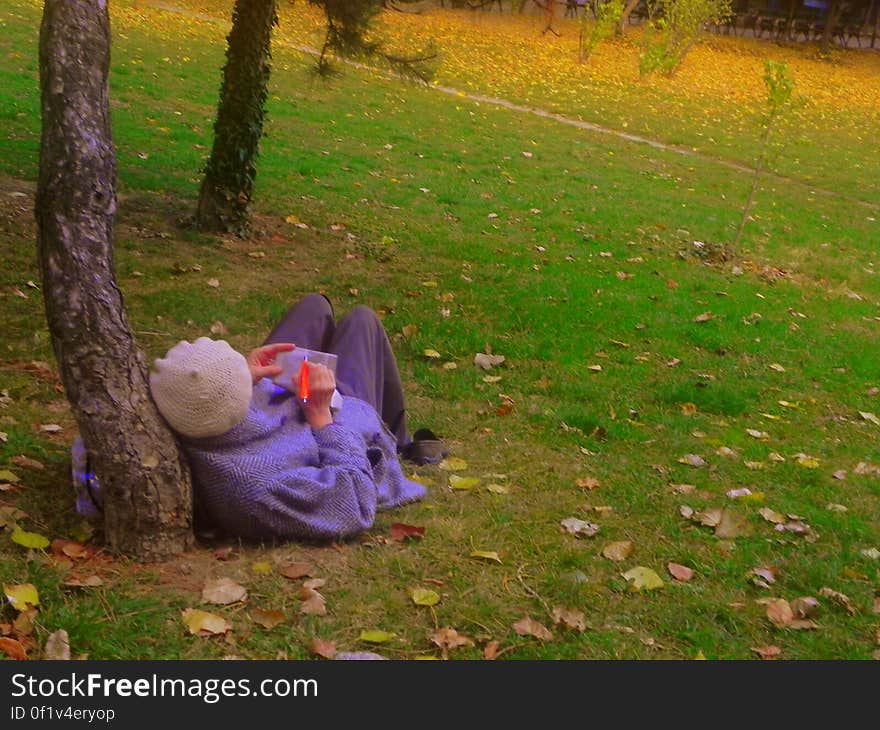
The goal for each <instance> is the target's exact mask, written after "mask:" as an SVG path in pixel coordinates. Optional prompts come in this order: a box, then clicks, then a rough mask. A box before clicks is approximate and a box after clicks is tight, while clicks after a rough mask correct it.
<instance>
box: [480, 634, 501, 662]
mask: <svg viewBox="0 0 880 730" xmlns="http://www.w3.org/2000/svg"><path fill="white" fill-rule="evenodd" d="M500 647H501V642H500V641H498V640H497V639H493V640H492V641H490V642H489V643H488V644H486V646H484V647H483V659H489V660H490V661H491V660H492V659H494V658H495V657H497V656H498V649H499V648H500Z"/></svg>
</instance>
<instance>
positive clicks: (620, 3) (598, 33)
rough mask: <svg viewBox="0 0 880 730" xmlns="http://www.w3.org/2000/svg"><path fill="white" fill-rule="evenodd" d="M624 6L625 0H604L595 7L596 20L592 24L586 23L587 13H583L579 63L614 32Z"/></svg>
mask: <svg viewBox="0 0 880 730" xmlns="http://www.w3.org/2000/svg"><path fill="white" fill-rule="evenodd" d="M625 6H626V2H625V0H606V2H603V3H601V4H600V5H599V7H598V8H597V9H596V22H595V23H592V24H589V23H587V17H588V15H587V13H584V17H583V18H582V20H581V34H580V62H581V63H583V62H584V61H586V60H587V59H588V58H589V57H590V55H591V54H592V53H593V50H594V49H595V48H596V46H598V45H599V44H600V43H601V42H602V41H604V40H605V39H606V38H609V37H610V36H612V35H613V34H614V30H615V28H616V27H617V24H618V22H619V21H620V18H621V17H622V16H623V10H624V7H625ZM588 28H589V32H588V30H587V29H588Z"/></svg>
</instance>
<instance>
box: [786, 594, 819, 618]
mask: <svg viewBox="0 0 880 730" xmlns="http://www.w3.org/2000/svg"><path fill="white" fill-rule="evenodd" d="M791 612H792V613H793V614H794V617H795V618H796V619H802V618H810V617H811V616H815V615H816V614H817V613H818V612H819V601H817V600H816V599H815V598H814V597H813V596H801V597H800V598H795V599H794V600H793V601H792V602H791Z"/></svg>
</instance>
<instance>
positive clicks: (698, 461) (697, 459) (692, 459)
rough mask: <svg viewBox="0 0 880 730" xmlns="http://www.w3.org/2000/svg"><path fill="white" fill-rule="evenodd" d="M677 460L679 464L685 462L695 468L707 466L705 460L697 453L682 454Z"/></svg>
mask: <svg viewBox="0 0 880 730" xmlns="http://www.w3.org/2000/svg"><path fill="white" fill-rule="evenodd" d="M678 461H679V463H680V464H687V465H688V466H693V467H697V468H701V467H704V466H708V463H707V462H706V460H705V459H704V458H703V457H702V456H700V455H699V454H685V455H684V456H682V457H681V458H679V460H678Z"/></svg>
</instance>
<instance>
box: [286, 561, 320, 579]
mask: <svg viewBox="0 0 880 730" xmlns="http://www.w3.org/2000/svg"><path fill="white" fill-rule="evenodd" d="M278 572H279V573H281V575H283V576H284V577H285V578H290V580H298V579H299V578H306V577H309V578H311V577H312V576H313V575H314V574H315V566H314V565H312V564H311V563H290V565H285V566H284V567H283V568H279V569H278Z"/></svg>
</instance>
